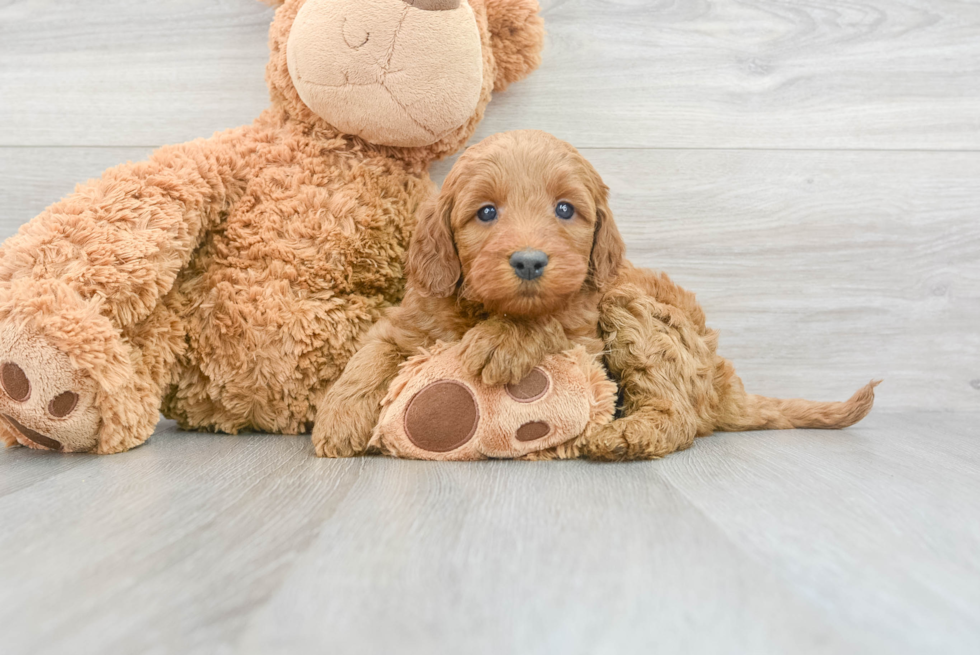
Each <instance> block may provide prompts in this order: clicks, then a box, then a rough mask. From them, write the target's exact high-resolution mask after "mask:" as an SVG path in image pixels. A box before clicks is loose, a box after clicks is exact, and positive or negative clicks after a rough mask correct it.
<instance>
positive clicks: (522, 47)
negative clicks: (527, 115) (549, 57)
mask: <svg viewBox="0 0 980 655" xmlns="http://www.w3.org/2000/svg"><path fill="white" fill-rule="evenodd" d="M484 3H485V4H486V8H487V22H488V24H489V27H490V38H491V43H492V44H493V57H494V59H495V60H496V62H497V77H496V78H495V79H494V85H493V90H494V91H503V90H504V89H506V88H507V86H508V85H509V84H510V83H511V82H516V81H518V80H522V79H524V78H525V77H527V76H528V75H530V74H531V71H533V70H534V69H535V68H537V67H538V66H539V65H540V64H541V48H542V47H543V46H544V21H543V20H542V19H541V16H539V15H538V12H539V11H540V10H541V7H540V6H539V5H538V1H537V0H484Z"/></svg>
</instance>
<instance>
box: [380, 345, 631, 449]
mask: <svg viewBox="0 0 980 655" xmlns="http://www.w3.org/2000/svg"><path fill="white" fill-rule="evenodd" d="M460 349H461V345H460V344H458V343H457V344H455V345H448V344H442V343H440V344H438V345H436V347H434V348H433V349H432V350H431V351H424V352H423V353H422V354H419V355H417V356H415V357H413V358H411V359H409V360H408V361H407V362H405V363H404V364H403V365H402V368H401V371H400V373H399V375H398V377H396V378H395V380H394V381H393V382H392V383H391V386H390V387H389V389H388V395H387V397H386V398H385V399H384V401H383V403H382V406H383V409H382V413H381V418H380V421H379V423H378V426H377V428H376V429H375V431H374V435H373V437H372V439H371V443H370V447H371V448H373V449H377V450H380V451H381V452H383V453H386V454H389V455H394V456H398V457H407V458H411V459H434V460H477V459H487V458H516V457H524V456H527V455H532V454H533V453H537V452H539V451H542V450H545V449H548V448H557V447H559V446H561V445H562V444H564V443H567V442H569V441H571V440H573V439H575V438H576V437H579V436H580V435H582V434H584V433H589V432H591V431H594V430H595V429H597V428H598V427H601V426H602V425H605V424H606V423H608V422H610V421H611V420H612V417H613V413H614V411H615V404H616V385H615V384H614V383H613V382H611V381H610V380H608V379H607V378H606V374H605V371H604V370H603V368H602V367H601V365H600V364H599V363H598V361H597V360H596V358H595V357H594V356H592V355H589V354H588V353H587V352H586V350H585V348H583V347H577V348H575V349H573V350H571V351H568V352H564V353H560V354H557V355H550V356H548V357H547V358H545V360H544V361H543V362H542V363H541V364H540V365H539V366H538V367H537V368H536V369H534V370H533V371H532V373H531V375H530V376H529V378H531V379H530V380H525V381H521V382H519V383H518V384H516V385H511V386H510V388H508V387H507V386H489V385H486V384H484V383H483V381H482V380H481V379H480V378H479V376H477V375H473V374H471V373H467V372H466V370H465V367H464V366H463V365H462V363H461V354H460ZM542 381H543V384H542ZM529 388H530V389H534V391H535V392H534V393H527V391H528V389H529Z"/></svg>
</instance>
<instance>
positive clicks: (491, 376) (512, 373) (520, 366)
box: [460, 323, 538, 387]
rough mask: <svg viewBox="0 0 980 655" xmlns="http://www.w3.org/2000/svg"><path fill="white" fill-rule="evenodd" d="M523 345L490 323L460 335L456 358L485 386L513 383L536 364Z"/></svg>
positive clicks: (521, 378) (528, 372)
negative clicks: (458, 354) (457, 356)
mask: <svg viewBox="0 0 980 655" xmlns="http://www.w3.org/2000/svg"><path fill="white" fill-rule="evenodd" d="M524 345H526V344H524ZM524 345H522V344H521V343H520V342H519V340H517V339H514V338H511V335H509V334H508V333H507V332H506V331H503V330H499V329H497V328H496V327H495V324H493V323H485V324H480V325H478V326H476V327H475V328H473V329H472V330H470V331H469V332H467V333H466V335H465V336H464V337H463V342H462V346H461V348H460V360H461V363H462V365H463V369H464V370H465V371H466V372H467V373H468V374H469V375H472V376H474V377H479V378H480V379H481V380H482V381H483V383H484V384H486V385H487V386H491V387H499V386H502V385H505V384H517V383H518V382H520V381H521V380H523V379H524V378H526V377H527V376H528V374H530V372H531V370H532V369H534V367H535V366H536V365H537V364H538V358H536V357H534V355H532V354H531V353H528V352H527V349H526V348H525V347H524Z"/></svg>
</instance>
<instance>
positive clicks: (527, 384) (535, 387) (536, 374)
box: [506, 368, 551, 403]
mask: <svg viewBox="0 0 980 655" xmlns="http://www.w3.org/2000/svg"><path fill="white" fill-rule="evenodd" d="M549 388H551V380H550V379H548V374H547V373H545V372H544V371H542V370H541V369H540V368H536V369H534V370H533V371H531V372H530V373H529V374H528V376H527V377H526V378H524V379H523V380H521V381H520V382H518V383H517V384H508V385H507V387H506V389H507V395H509V396H510V397H511V398H513V399H514V400H516V401H517V402H519V403H533V402H534V401H535V400H541V399H542V398H544V395H545V394H546V393H548V389H549Z"/></svg>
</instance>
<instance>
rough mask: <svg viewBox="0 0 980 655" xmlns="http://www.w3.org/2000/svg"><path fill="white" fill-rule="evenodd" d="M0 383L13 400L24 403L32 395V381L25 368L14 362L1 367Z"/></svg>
mask: <svg viewBox="0 0 980 655" xmlns="http://www.w3.org/2000/svg"><path fill="white" fill-rule="evenodd" d="M0 385H3V390H4V391H6V392H7V395H8V396H10V398H11V400H16V401H17V402H19V403H22V402H25V401H26V400H27V399H29V398H30V397H31V381H30V380H28V379H27V374H26V373H24V369H22V368H21V367H19V366H17V364H14V363H13V362H7V363H6V364H4V365H3V366H2V367H0Z"/></svg>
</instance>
